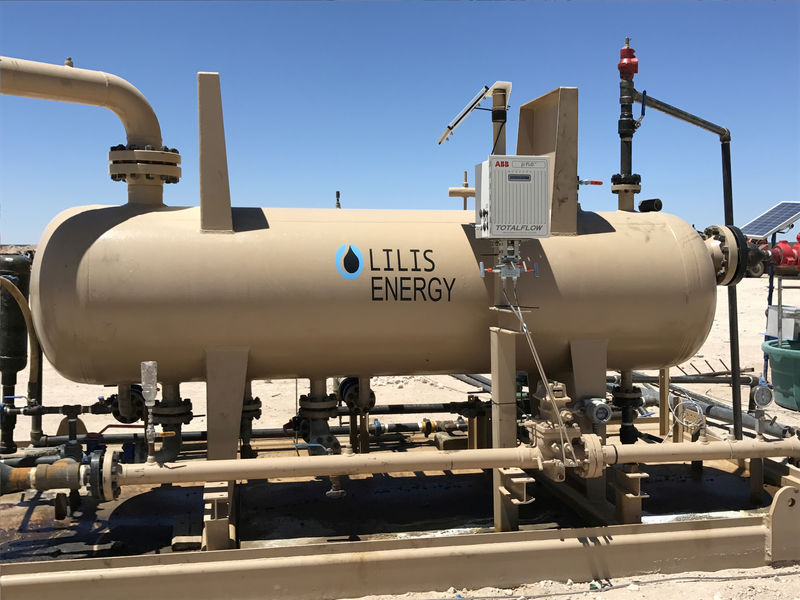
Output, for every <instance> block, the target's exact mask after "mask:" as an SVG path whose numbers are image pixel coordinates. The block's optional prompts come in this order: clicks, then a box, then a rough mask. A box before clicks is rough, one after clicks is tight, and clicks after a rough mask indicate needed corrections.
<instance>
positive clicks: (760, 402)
mask: <svg viewBox="0 0 800 600" xmlns="http://www.w3.org/2000/svg"><path fill="white" fill-rule="evenodd" d="M772 397H773V394H772V389H771V388H770V387H769V386H768V385H756V386H753V387H752V388H750V399H751V400H752V401H753V403H754V404H755V405H756V406H758V407H759V408H766V407H767V406H769V405H770V404H772Z"/></svg>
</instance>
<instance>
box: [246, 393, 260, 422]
mask: <svg viewBox="0 0 800 600" xmlns="http://www.w3.org/2000/svg"><path fill="white" fill-rule="evenodd" d="M260 418H261V399H260V398H250V399H248V400H245V402H244V404H242V419H251V420H252V419H260Z"/></svg>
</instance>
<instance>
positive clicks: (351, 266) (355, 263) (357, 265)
mask: <svg viewBox="0 0 800 600" xmlns="http://www.w3.org/2000/svg"><path fill="white" fill-rule="evenodd" d="M336 269H337V270H338V271H339V275H341V276H342V277H344V278H345V279H356V278H357V277H358V276H359V275H361V273H362V271H363V270H364V256H363V255H362V254H361V250H359V249H358V247H357V246H353V245H352V244H342V245H341V246H339V249H338V250H336Z"/></svg>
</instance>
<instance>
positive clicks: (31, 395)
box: [0, 277, 42, 444]
mask: <svg viewBox="0 0 800 600" xmlns="http://www.w3.org/2000/svg"><path fill="white" fill-rule="evenodd" d="M0 286H2V287H4V288H5V289H6V291H7V292H8V293H9V294H11V296H12V297H13V298H14V300H16V301H17V304H18V305H19V309H20V311H21V312H22V317H23V318H24V319H25V327H27V329H28V342H29V343H30V346H31V356H30V361H29V374H28V405H29V406H35V405H41V389H42V382H41V378H42V349H41V347H40V346H39V340H38V338H37V337H36V330H35V329H34V328H33V316H32V315H31V308H30V306H28V301H27V300H26V299H25V296H23V295H22V292H20V291H19V288H18V287H17V286H15V285H14V284H13V283H12V282H11V281H9V280H8V279H6V278H5V277H0ZM41 434H42V417H41V415H40V416H39V417H38V418H36V419H35V420H34V421H32V422H31V443H33V444H35V443H36V442H38V441H39V440H38V438H39V437H41Z"/></svg>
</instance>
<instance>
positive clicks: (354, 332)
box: [31, 205, 716, 384]
mask: <svg viewBox="0 0 800 600" xmlns="http://www.w3.org/2000/svg"><path fill="white" fill-rule="evenodd" d="M470 217H471V215H470V214H469V213H465V212H463V211H433V210H431V211H395V210H335V209H331V210H310V209H309V210H304V209H277V208H269V209H258V208H234V209H233V223H234V230H235V231H234V233H232V234H214V233H202V232H201V231H200V227H199V225H200V215H199V208H196V207H191V208H180V207H159V208H153V207H145V206H136V205H125V206H109V207H97V206H95V207H80V208H73V209H69V210H67V211H65V212H63V213H62V214H61V215H59V216H58V217H56V219H55V220H54V221H53V222H52V223H51V224H50V225H49V226H48V228H47V229H46V231H45V233H44V236H43V238H42V240H41V242H40V245H39V255H38V257H37V261H36V263H35V265H34V272H33V277H32V282H31V290H32V291H31V294H32V306H33V312H34V319H35V323H36V328H37V332H38V333H39V334H40V336H41V339H42V345H43V348H44V351H45V353H46V354H47V356H48V358H49V359H50V361H51V362H52V363H53V365H54V366H55V367H56V369H57V370H59V371H60V372H61V373H62V374H63V375H65V376H66V377H69V378H70V379H73V380H75V381H82V382H87V383H100V384H119V383H124V382H135V381H138V379H139V377H140V375H139V364H140V362H141V361H143V360H155V361H157V362H158V365H159V379H160V380H161V381H166V382H180V381H189V380H203V379H205V352H206V350H207V349H209V348H214V347H242V348H247V349H249V358H248V367H247V376H248V377H249V378H251V379H255V378H278V377H310V378H321V377H329V376H335V375H352V376H359V375H363V376H375V375H392V374H412V373H464V372H467V373H481V372H487V371H488V370H489V343H488V341H489V331H488V330H489V327H490V326H493V325H497V324H498V319H499V318H500V319H501V320H503V321H504V322H505V319H507V318H508V316H509V315H504V314H503V313H502V312H498V311H493V310H491V307H493V306H494V305H495V304H504V303H505V300H504V299H503V295H502V293H500V292H499V290H500V287H499V286H500V285H501V284H500V278H499V277H496V276H490V275H487V276H486V278H482V277H481V274H480V269H479V263H480V262H484V263H485V264H486V265H487V266H488V265H491V264H492V261H493V260H494V257H493V254H492V246H491V244H490V243H489V242H485V241H480V242H479V241H476V240H475V236H474V230H473V225H472V224H470V223H469V219H470ZM578 232H579V234H578V235H577V236H554V237H550V238H547V239H542V240H530V241H526V242H524V243H523V244H522V256H523V258H525V259H526V260H527V264H528V266H529V267H531V268H532V269H533V271H535V272H533V271H532V272H531V273H528V274H525V275H523V276H522V277H521V278H520V280H519V284H518V285H519V289H518V297H519V301H520V304H521V305H522V307H523V311H525V312H524V314H525V316H526V319H527V322H528V325H529V327H530V330H531V331H532V333H533V337H534V340H535V342H536V344H537V347H538V350H539V352H540V353H541V356H542V360H543V361H544V365H545V367H546V368H547V370H548V372H549V373H552V374H557V373H559V372H564V371H567V370H569V368H570V349H569V348H570V347H569V342H570V340H576V339H603V340H607V341H608V368H609V369H634V368H637V369H639V368H659V367H663V366H665V365H672V364H676V363H679V362H681V361H683V360H686V359H687V358H689V357H691V356H692V355H693V354H694V353H695V351H696V350H697V348H698V347H699V346H700V345H701V344H702V342H703V341H704V339H705V337H706V335H707V334H708V331H709V329H710V327H711V323H712V319H713V314H714V309H715V297H716V287H715V286H716V283H715V274H714V267H713V265H712V261H711V258H710V256H709V253H708V250H707V249H706V246H705V245H704V243H703V241H702V239H701V238H700V236H699V235H698V234H697V232H696V231H695V230H694V229H692V227H690V226H689V225H688V224H687V223H686V222H684V221H682V220H681V219H678V218H677V217H674V216H671V215H667V214H663V213H647V214H640V213H629V212H613V213H602V214H599V213H580V215H579V227H578ZM509 286H510V284H509ZM509 290H510V287H509ZM513 324H514V323H513V322H511V321H508V325H513ZM520 337H522V336H520ZM517 356H518V367H519V369H520V370H528V369H532V366H533V363H532V358H531V356H530V353H529V351H528V349H527V346H526V345H525V343H524V340H522V339H520V341H519V345H518V353H517Z"/></svg>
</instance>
